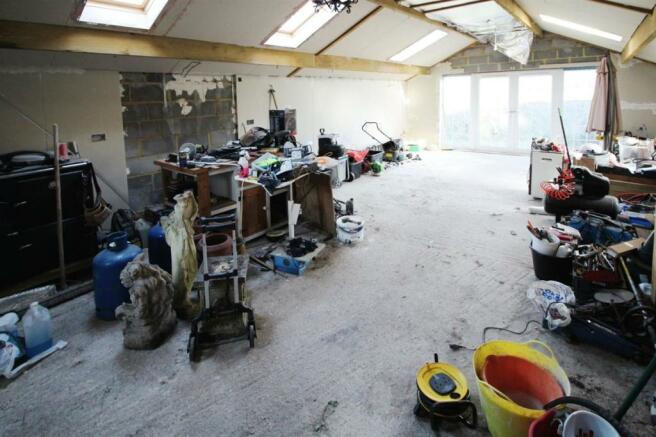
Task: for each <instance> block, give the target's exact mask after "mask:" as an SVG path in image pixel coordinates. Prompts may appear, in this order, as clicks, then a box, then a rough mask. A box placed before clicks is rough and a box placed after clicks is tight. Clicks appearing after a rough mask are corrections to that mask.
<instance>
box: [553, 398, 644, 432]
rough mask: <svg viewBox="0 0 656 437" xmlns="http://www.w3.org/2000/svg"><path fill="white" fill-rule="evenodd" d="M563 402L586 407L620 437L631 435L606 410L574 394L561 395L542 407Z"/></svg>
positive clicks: (563, 403) (554, 405) (562, 403)
mask: <svg viewBox="0 0 656 437" xmlns="http://www.w3.org/2000/svg"><path fill="white" fill-rule="evenodd" d="M565 404H573V405H579V406H581V407H584V408H587V409H588V410H590V411H592V412H593V413H595V414H597V415H599V416H600V417H602V418H603V419H604V420H605V421H606V422H608V423H610V424H611V426H612V427H613V428H615V430H616V431H617V432H619V433H620V435H621V436H622V437H631V433H630V432H629V431H628V430H627V429H626V428H624V426H622V424H621V423H620V422H618V421H617V420H615V419H614V418H613V416H612V414H610V412H609V411H608V410H606V409H604V408H602V407H600V406H599V405H598V404H596V403H594V402H592V401H591V400H588V399H584V398H579V397H576V396H563V397H561V398H558V399H554V400H553V401H551V402H549V403H547V404H545V406H544V409H545V410H551V409H552V408H555V407H557V406H559V405H565Z"/></svg>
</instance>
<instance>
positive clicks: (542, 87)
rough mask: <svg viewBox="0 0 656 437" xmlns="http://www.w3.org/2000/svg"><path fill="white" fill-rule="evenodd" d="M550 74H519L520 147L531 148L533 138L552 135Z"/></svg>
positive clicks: (518, 113)
mask: <svg viewBox="0 0 656 437" xmlns="http://www.w3.org/2000/svg"><path fill="white" fill-rule="evenodd" d="M551 95H552V78H551V75H550V74H526V75H520V76H519V83H518V91H517V113H516V114H517V125H518V130H519V138H518V140H519V142H518V146H519V147H518V148H519V149H521V150H529V149H528V147H529V146H530V145H531V140H532V139H533V138H539V137H546V138H550V137H551V128H552V126H551V120H552V118H553V117H552V115H553V108H552V103H551Z"/></svg>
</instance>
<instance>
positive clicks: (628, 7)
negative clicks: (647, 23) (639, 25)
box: [588, 0, 651, 14]
mask: <svg viewBox="0 0 656 437" xmlns="http://www.w3.org/2000/svg"><path fill="white" fill-rule="evenodd" d="M588 1H590V2H594V3H600V4H602V5H607V6H612V7H615V8H620V9H625V10H627V11H633V12H639V13H641V14H651V9H648V8H641V7H640V6H633V5H627V4H624V3H617V2H614V1H610V0H588Z"/></svg>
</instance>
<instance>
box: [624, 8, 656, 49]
mask: <svg viewBox="0 0 656 437" xmlns="http://www.w3.org/2000/svg"><path fill="white" fill-rule="evenodd" d="M655 37H656V8H654V9H653V10H652V11H651V13H650V14H649V15H647V16H646V17H645V18H644V20H642V23H640V25H639V26H638V27H637V28H636V30H635V31H634V32H633V35H631V38H629V40H628V41H627V42H626V45H625V46H624V49H623V50H622V62H629V61H630V60H631V59H633V58H634V57H635V56H636V55H637V54H638V53H640V51H641V50H642V49H644V48H645V47H646V46H647V45H648V44H649V43H650V42H652V41H653V39H654V38H655Z"/></svg>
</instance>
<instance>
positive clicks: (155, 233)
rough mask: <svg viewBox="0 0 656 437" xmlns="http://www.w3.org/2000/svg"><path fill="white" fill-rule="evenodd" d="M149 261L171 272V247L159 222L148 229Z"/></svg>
mask: <svg viewBox="0 0 656 437" xmlns="http://www.w3.org/2000/svg"><path fill="white" fill-rule="evenodd" d="M148 261H150V263H151V264H155V265H157V266H160V267H161V268H162V269H164V270H166V271H167V272H169V273H171V247H169V245H168V243H167V242H166V236H165V234H164V228H162V225H160V224H159V223H157V224H156V225H155V226H153V227H152V228H150V231H148Z"/></svg>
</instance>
